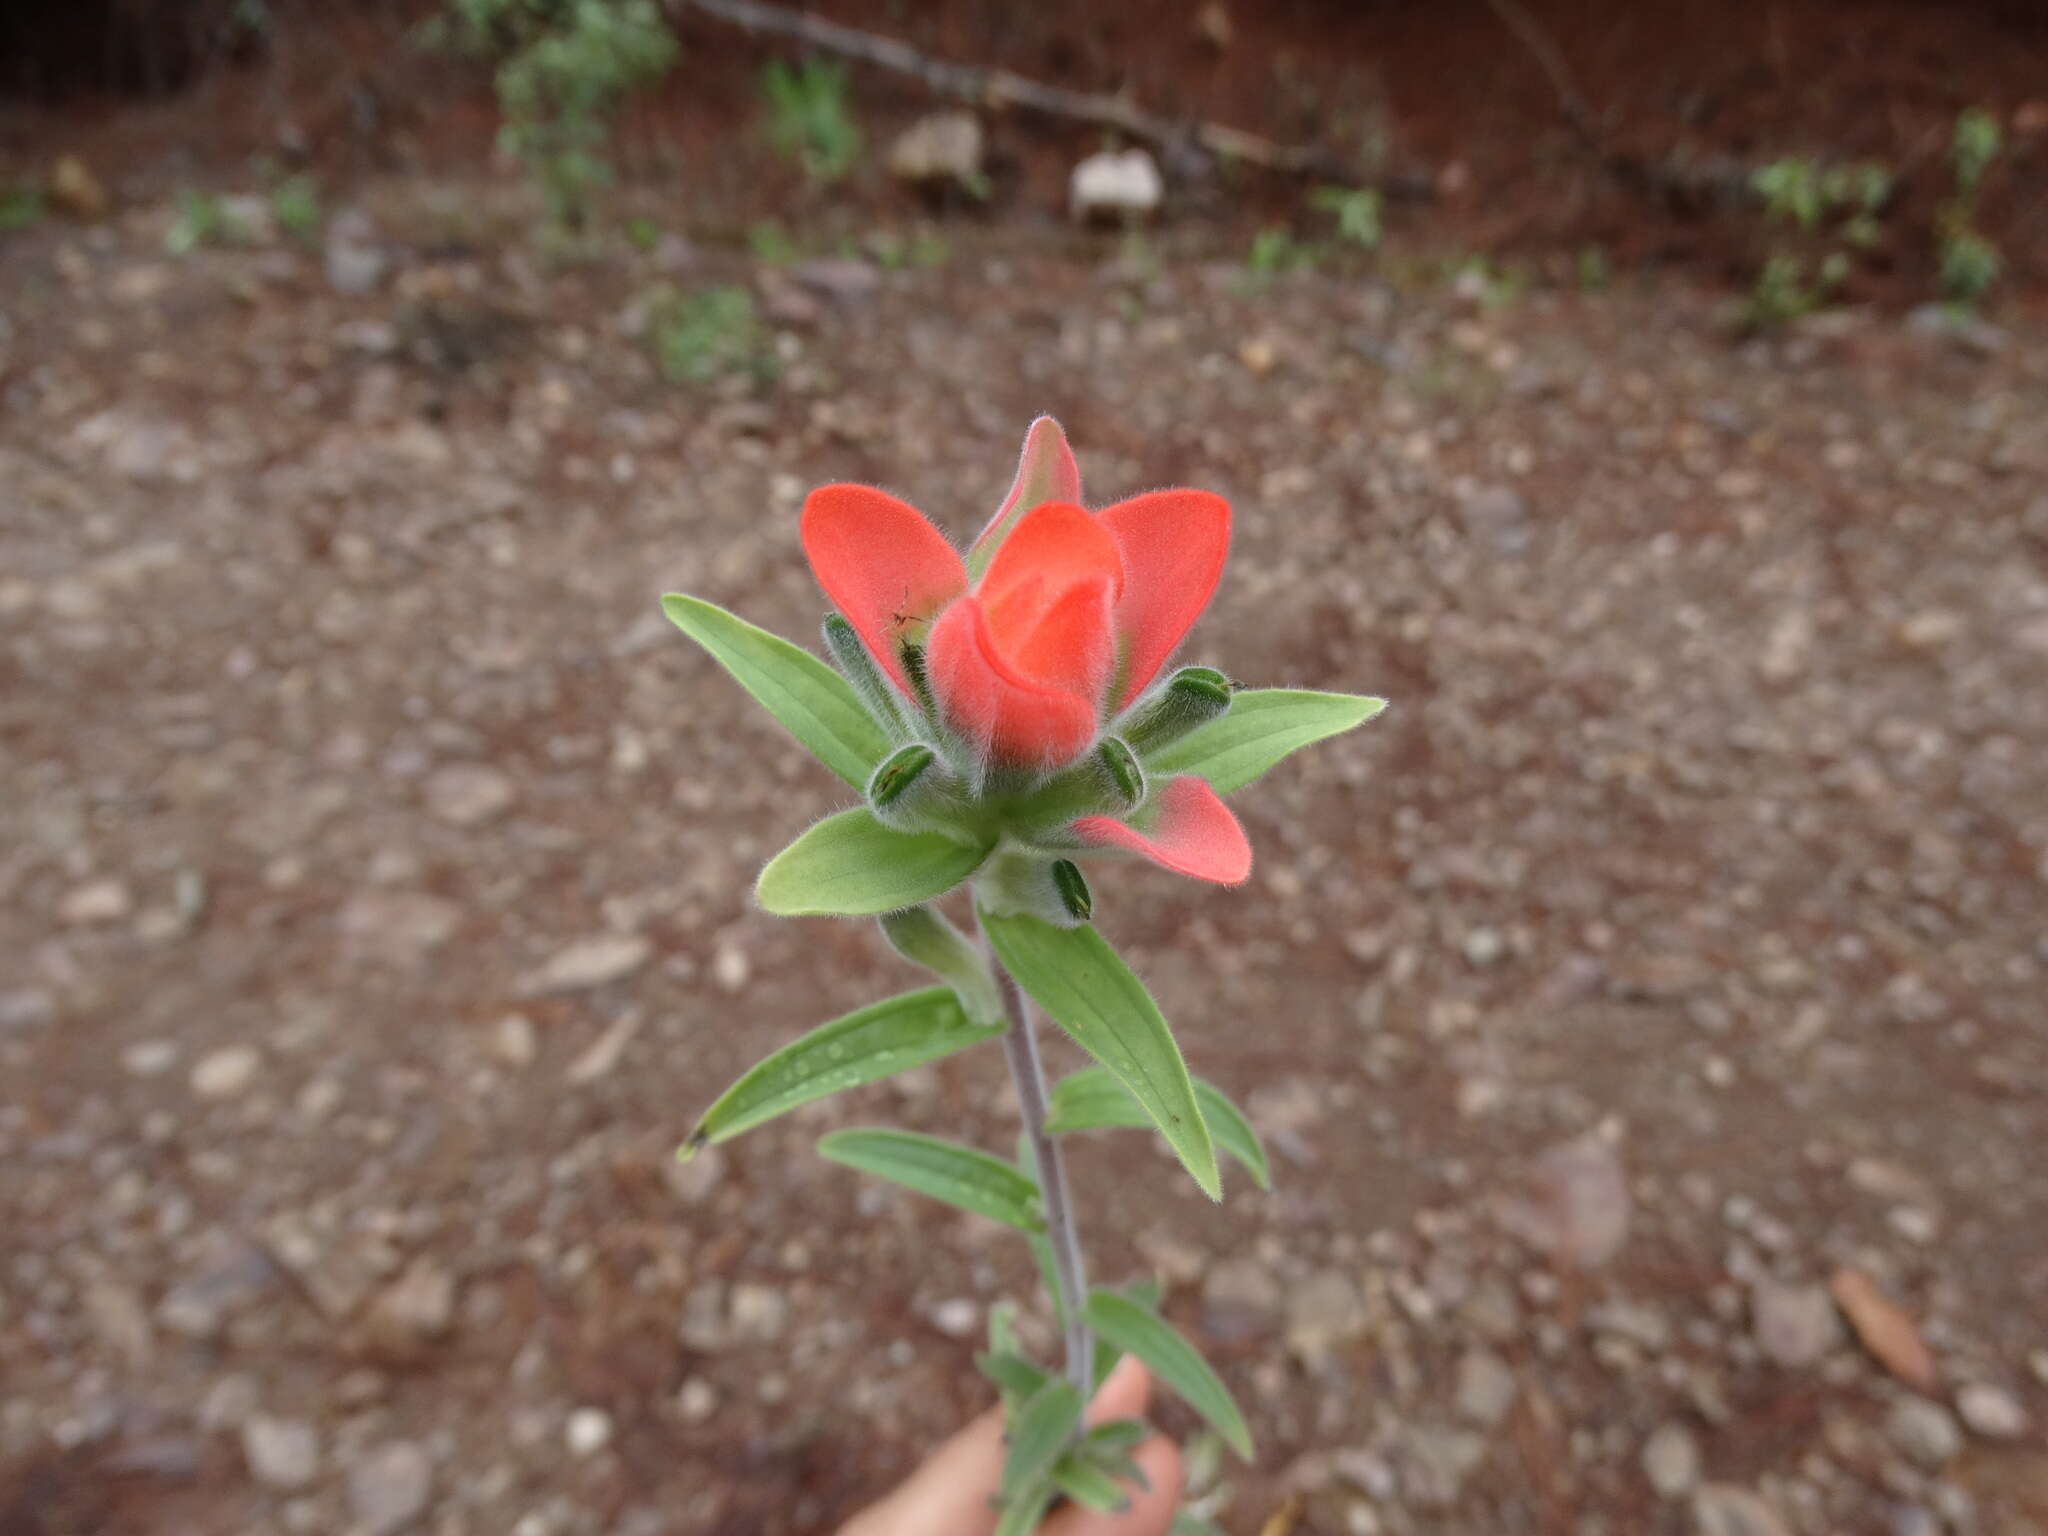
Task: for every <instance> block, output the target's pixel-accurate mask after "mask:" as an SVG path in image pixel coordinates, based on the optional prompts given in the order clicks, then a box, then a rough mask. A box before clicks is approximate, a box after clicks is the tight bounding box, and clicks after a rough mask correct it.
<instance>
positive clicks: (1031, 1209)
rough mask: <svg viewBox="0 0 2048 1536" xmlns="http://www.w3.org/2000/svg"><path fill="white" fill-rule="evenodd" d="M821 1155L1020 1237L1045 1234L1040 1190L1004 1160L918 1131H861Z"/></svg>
mask: <svg viewBox="0 0 2048 1536" xmlns="http://www.w3.org/2000/svg"><path fill="white" fill-rule="evenodd" d="M818 1150H819V1151H820V1152H822V1153H824V1155H825V1156H827V1157H829V1158H831V1159H832V1161H833V1162H835V1163H844V1164H846V1166H847V1167H849V1168H858V1169H859V1170H860V1171H861V1172H863V1173H872V1174H874V1175H875V1176H876V1177H878V1178H884V1179H892V1180H894V1181H895V1182H896V1183H898V1184H902V1185H905V1186H907V1187H908V1188H910V1189H914V1190H916V1191H917V1192H918V1193H919V1194H924V1195H930V1196H931V1197H932V1198H933V1199H934V1200H943V1201H945V1202H946V1203H947V1204H948V1205H957V1206H959V1207H960V1208H961V1209H962V1210H964V1211H975V1212H978V1213H979V1214H981V1215H983V1216H986V1217H988V1218H989V1219H990V1220H991V1221H1000V1222H1002V1223H1003V1224H1004V1225H1005V1226H1011V1227H1015V1228H1016V1229H1017V1230H1018V1231H1020V1232H1043V1231H1044V1230H1045V1218H1044V1217H1043V1216H1042V1215H1040V1214H1039V1210H1038V1186H1037V1185H1035V1184H1033V1183H1032V1182H1031V1180H1029V1179H1028V1178H1026V1177H1025V1176H1024V1175H1023V1174H1021V1173H1019V1172H1018V1171H1017V1170H1016V1168H1015V1167H1013V1166H1012V1165H1011V1164H1009V1163H1006V1162H1004V1161H1003V1160H1002V1159H1001V1158H1000V1157H991V1156H989V1155H988V1153H986V1152H982V1151H979V1150H977V1149H976V1148H974V1147H963V1146H961V1145H960V1144H959V1143H958V1142H954V1141H942V1140H940V1139H939V1138H938V1137H936V1136H920V1135H918V1134H917V1133H916V1132H914V1131H891V1130H884V1129H881V1128H879V1127H859V1128H856V1129H853V1130H845V1131H833V1132H832V1133H831V1134H830V1135H827V1136H824V1137H821V1138H820V1139H819V1141H818Z"/></svg>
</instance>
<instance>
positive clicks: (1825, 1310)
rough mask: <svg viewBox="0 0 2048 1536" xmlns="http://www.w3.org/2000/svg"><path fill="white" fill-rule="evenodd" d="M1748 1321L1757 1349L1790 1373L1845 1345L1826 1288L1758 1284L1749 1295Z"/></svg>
mask: <svg viewBox="0 0 2048 1536" xmlns="http://www.w3.org/2000/svg"><path fill="white" fill-rule="evenodd" d="M1749 1317H1750V1326H1751V1328H1752V1330H1753V1331H1754V1332H1755V1334H1756V1343H1757V1348H1758V1349H1760V1350H1762V1351H1763V1353H1764V1357H1765V1358H1766V1359H1768V1360H1770V1361H1772V1362H1773V1363H1775V1364H1777V1365H1782V1366H1784V1367H1785V1368H1786V1369H1788V1370H1799V1369H1801V1368H1803V1367H1805V1366H1809V1365H1812V1364H1813V1363H1814V1362H1815V1361H1817V1360H1819V1359H1820V1358H1821V1357H1822V1356H1823V1355H1825V1354H1827V1352H1828V1351H1829V1350H1831V1349H1833V1348H1834V1347H1835V1346H1836V1345H1838V1344H1839V1343H1841V1341H1842V1319H1841V1316H1840V1314H1839V1313H1837V1312H1836V1311H1835V1300H1834V1298H1833V1297H1832V1296H1830V1295H1829V1294H1828V1292H1827V1287H1825V1286H1821V1285H1781V1284H1780V1283H1779V1282H1777V1281H1775V1280H1769V1279H1764V1280H1759V1281H1757V1283H1756V1285H1755V1286H1754V1287H1753V1288H1752V1289H1751V1290H1750V1293H1749Z"/></svg>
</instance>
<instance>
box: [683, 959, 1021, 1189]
mask: <svg viewBox="0 0 2048 1536" xmlns="http://www.w3.org/2000/svg"><path fill="white" fill-rule="evenodd" d="M1002 1032H1003V1026H1002V1025H1001V1024H1000V1023H980V1024H978V1023H976V1022H974V1021H973V1020H972V1019H970V1018H969V1017H968V1016H967V1014H966V1012H965V1011H964V1010H963V1009H962V1008H961V1006H960V1000H959V998H958V997H956V996H955V995H954V993H953V990H952V988H950V987H925V988H922V989H921V990H919V991H916V992H905V993H902V994H900V995H899V996H896V997H891V998H885V999H884V1000H883V1001H881V1002H879V1003H870V1004H869V1005H868V1006H867V1007H865V1008H861V1009H858V1010H856V1011H855V1012H853V1013H849V1014H846V1015H844V1016H842V1017H840V1018H836V1019H834V1020H832V1021H831V1023H829V1024H820V1025H819V1026H818V1027H817V1028H816V1029H814V1030H812V1031H811V1032H810V1033H809V1034H806V1035H802V1036H800V1037H799V1038H797V1039H795V1040H792V1041H791V1042H790V1043H789V1044H788V1045H785V1046H784V1047H783V1048H782V1049H781V1050H779V1051H777V1052H776V1053H775V1054H774V1055H772V1056H769V1057H767V1058H765V1059H764V1060H762V1061H759V1062H756V1063H755V1064H754V1065H753V1066H752V1067H750V1068H749V1069H748V1070H747V1071H746V1073H745V1074H744V1075H742V1076H741V1077H740V1079H739V1081H737V1082H735V1083H734V1084H733V1085H732V1086H731V1087H730V1088H728V1089H726V1090H725V1092H724V1093H722V1094H720V1095H719V1096H718V1099H717V1101H716V1102H715V1103H714V1104H712V1106H711V1107H710V1108H709V1109H707V1110H705V1111H704V1114H703V1117H702V1118H701V1119H699V1120H698V1122H697V1128H696V1129H695V1130H694V1131H692V1132H691V1133H690V1139H689V1142H688V1143H687V1144H686V1145H685V1146H684V1148H683V1155H685V1156H687V1155H689V1154H690V1153H692V1152H694V1151H696V1150H697V1149H698V1148H699V1147H703V1146H707V1145H710V1144H711V1143H714V1142H720V1141H724V1140H726V1139H727V1138H729V1137H733V1136H737V1135H739V1133H740V1132H742V1131H748V1130H752V1129H753V1128H754V1127H755V1126H757V1125H759V1124H760V1123H761V1122H762V1121H764V1120H772V1119H774V1118H775V1117H776V1116H777V1115H779V1114H782V1113H783V1112H784V1111H786V1110H791V1109H795V1108H796V1107H797V1105H799V1104H808V1103H809V1102H810V1101H811V1100H813V1099H820V1098H823V1097H824V1096H825V1095H826V1094H828V1093H837V1092H839V1091H840V1090H841V1089H843V1088H855V1087H858V1086H860V1085H861V1084H862V1083H872V1082H876V1081H878V1080H879V1079H881V1078H884V1077H887V1076H889V1074H890V1073H892V1072H901V1071H903V1070H904V1069H905V1068H907V1067H915V1066H920V1065H922V1064H923V1063H925V1062H927V1061H936V1060H937V1059H938V1058H939V1057H941V1056H947V1055H950V1054H952V1053H953V1052H954V1051H958V1050H964V1049H966V1048H967V1047H968V1046H970V1045H978V1044H980V1043H981V1042H982V1041H984V1040H992V1039H994V1038H995V1037H996V1036H997V1035H999V1034H1001V1033H1002Z"/></svg>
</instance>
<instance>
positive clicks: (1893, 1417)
mask: <svg viewBox="0 0 2048 1536" xmlns="http://www.w3.org/2000/svg"><path fill="white" fill-rule="evenodd" d="M1884 1431H1885V1433H1886V1434H1887V1435H1888V1436H1890V1437H1891V1442H1892V1444H1893V1445H1895V1446H1897V1447H1898V1448H1899V1449H1900V1450H1901V1451H1903V1452H1904V1453H1905V1454H1906V1456H1907V1457H1908V1458H1909V1459H1910V1460H1912V1461H1913V1462H1915V1463H1917V1464H1918V1465H1920V1466H1922V1467H1925V1468H1927V1469H1928V1470H1929V1471H1933V1470H1936V1469H1938V1468H1940V1467H1943V1466H1946V1465H1947V1464H1948V1463H1949V1462H1950V1461H1951V1460H1953V1459H1954V1457H1955V1455H1956V1453H1957V1452H1958V1451H1960V1450H1962V1448H1963V1432H1962V1430H1960V1429H1959V1428H1957V1427H1956V1421H1955V1415H1953V1414H1952V1413H1950V1412H1949V1411H1948V1410H1947V1409H1946V1408H1944V1407H1942V1406H1941V1404H1939V1403H1932V1402H1929V1401H1928V1400H1927V1399H1926V1398H1924V1397H1902V1398H1900V1399H1899V1400H1898V1401H1897V1402H1896V1403H1894V1404H1892V1411H1891V1412H1890V1413H1888V1414H1886V1415H1885V1420H1884Z"/></svg>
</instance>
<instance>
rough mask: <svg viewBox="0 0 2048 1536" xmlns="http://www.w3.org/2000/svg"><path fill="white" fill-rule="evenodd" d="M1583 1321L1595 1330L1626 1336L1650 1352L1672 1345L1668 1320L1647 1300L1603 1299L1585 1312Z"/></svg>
mask: <svg viewBox="0 0 2048 1536" xmlns="http://www.w3.org/2000/svg"><path fill="white" fill-rule="evenodd" d="M1586 1321H1587V1322H1588V1323H1589V1324H1591V1326H1592V1328H1593V1330H1594V1332H1596V1333H1604V1334H1610V1335H1612V1336H1613V1337H1615V1338H1621V1339H1627V1340H1628V1341H1629V1342H1630V1343H1631V1344H1635V1345H1639V1346H1640V1347H1642V1348H1643V1349H1646V1350H1649V1351H1651V1352H1652V1353H1654V1352H1656V1351H1658V1350H1663V1349H1668V1348H1670V1346H1671V1320H1670V1319H1669V1318H1667V1317H1666V1316H1665V1315H1664V1314H1663V1313H1662V1312H1660V1311H1658V1310H1657V1308H1655V1307H1653V1306H1651V1305H1649V1303H1647V1302H1641V1301H1627V1300H1621V1299H1617V1300H1614V1301H1603V1302H1601V1303H1599V1304H1598V1305H1597V1306H1594V1307H1592V1308H1590V1309H1589V1310H1588V1311H1587V1313H1586Z"/></svg>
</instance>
